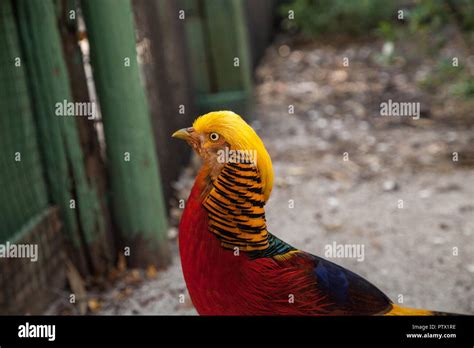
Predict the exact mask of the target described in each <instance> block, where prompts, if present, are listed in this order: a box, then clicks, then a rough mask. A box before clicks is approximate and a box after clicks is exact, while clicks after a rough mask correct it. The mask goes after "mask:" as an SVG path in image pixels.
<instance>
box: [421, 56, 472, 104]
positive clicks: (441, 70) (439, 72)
mask: <svg viewBox="0 0 474 348" xmlns="http://www.w3.org/2000/svg"><path fill="white" fill-rule="evenodd" d="M441 85H444V86H448V87H449V88H448V92H449V94H450V95H452V96H457V97H463V98H466V99H471V98H474V80H473V79H472V77H471V76H470V75H469V72H468V71H467V69H466V68H465V67H464V66H463V65H462V64H459V66H456V67H455V66H453V62H452V60H451V59H446V58H441V59H439V61H438V63H437V65H436V68H435V69H434V70H433V71H432V72H431V73H430V74H429V75H428V76H426V78H425V79H423V80H422V81H420V87H422V88H423V89H425V90H427V91H429V92H432V91H434V90H435V89H436V88H438V87H439V86H441Z"/></svg>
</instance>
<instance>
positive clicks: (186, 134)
mask: <svg viewBox="0 0 474 348" xmlns="http://www.w3.org/2000/svg"><path fill="white" fill-rule="evenodd" d="M192 132H194V128H193V127H188V128H181V129H179V130H177V131H176V132H174V133H173V135H172V137H173V138H178V139H183V140H189V139H190V138H191V133H192Z"/></svg>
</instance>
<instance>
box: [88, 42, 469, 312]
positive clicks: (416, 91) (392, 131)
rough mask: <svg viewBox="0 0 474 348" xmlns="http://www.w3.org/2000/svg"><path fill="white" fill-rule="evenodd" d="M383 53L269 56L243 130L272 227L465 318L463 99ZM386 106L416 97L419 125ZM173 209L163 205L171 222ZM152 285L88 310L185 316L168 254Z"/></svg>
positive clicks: (129, 289) (336, 50)
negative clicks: (264, 152) (269, 163)
mask: <svg viewBox="0 0 474 348" xmlns="http://www.w3.org/2000/svg"><path fill="white" fill-rule="evenodd" d="M381 51H382V44H381V43H377V42H365V43H364V42H359V43H349V44H347V43H341V44H339V45H334V44H331V45H325V44H310V45H308V44H306V45H300V46H294V45H292V44H288V45H287V44H286V43H285V42H280V43H277V44H275V45H274V46H272V47H270V48H269V49H268V51H267V54H266V56H265V58H264V59H263V61H262V63H261V65H260V67H259V68H258V70H257V86H256V89H255V99H256V105H255V109H256V119H257V121H254V122H253V126H254V128H255V129H256V130H257V132H258V133H259V134H260V135H261V137H262V139H263V141H264V143H265V145H266V147H267V149H268V151H269V153H270V155H271V157H272V160H273V165H274V170H275V186H274V189H273V193H272V196H271V198H270V201H269V202H268V204H267V207H266V211H267V221H268V227H269V231H270V232H272V233H273V234H275V235H277V236H278V237H280V238H282V239H284V240H285V241H287V242H289V243H290V244H292V245H293V246H295V247H297V248H300V249H303V250H305V251H308V252H311V253H314V254H317V255H320V256H323V257H324V256H325V246H326V245H332V244H333V242H336V243H337V244H357V245H363V246H364V251H365V255H364V259H363V260H362V261H358V260H357V259H356V258H348V257H346V258H333V259H331V260H332V261H334V262H336V263H338V264H341V265H343V266H345V267H347V268H349V269H351V270H353V271H355V272H356V273H358V274H360V275H362V276H364V277H366V278H367V279H369V280H370V281H371V282H372V283H374V284H375V285H377V286H378V287H379V288H380V289H381V290H382V291H384V292H385V293H386V294H387V295H388V296H389V297H390V298H391V299H392V300H393V301H395V302H399V303H401V304H402V305H404V306H408V307H416V308H426V309H433V310H439V311H449V312H458V313H466V314H474V185H473V182H474V149H473V144H474V133H473V123H474V120H473V118H472V116H473V115H472V110H473V109H472V105H471V104H468V105H467V106H466V104H465V103H464V102H463V101H459V102H456V101H454V102H453V101H452V99H449V100H448V99H447V98H448V97H447V96H446V94H445V92H444V91H442V90H437V91H436V93H432V94H427V93H426V92H425V91H423V90H422V89H421V88H420V87H419V84H418V80H419V79H421V78H422V77H423V76H426V74H430V72H431V70H430V69H434V63H433V62H432V61H430V60H427V61H423V62H418V63H417V64H411V63H413V62H410V61H409V60H407V61H404V62H403V61H402V62H399V63H397V64H394V65H390V66H388V65H383V64H381V63H380V62H379V61H378V57H379V53H380V52H381ZM446 54H447V55H448V56H449V51H447V52H446ZM344 57H349V61H350V65H349V67H344V66H343V64H342V61H343V58H344ZM395 58H396V57H395ZM390 98H391V99H393V100H397V101H420V102H421V111H422V117H421V119H419V120H412V119H408V118H406V117H405V118H401V117H389V118H383V117H381V116H380V113H379V110H380V103H381V102H382V101H386V100H387V99H390ZM290 106H294V113H291V112H289V110H290V109H291V107H290ZM453 152H457V153H458V154H459V160H458V161H453ZM195 162H196V161H195ZM196 167H197V165H196V163H193V165H191V166H190V167H189V168H188V169H187V170H186V171H185V172H184V173H183V176H182V178H181V180H180V181H179V182H177V183H176V191H177V195H176V196H177V198H178V199H179V198H186V197H187V195H188V193H189V189H190V186H191V184H192V181H193V175H194V173H195V170H196ZM400 200H401V201H402V203H403V207H400V202H401V201H400ZM290 201H292V202H293V204H294V206H293V207H291V204H290ZM180 212H181V211H180V210H179V209H175V210H173V214H172V223H173V224H174V225H176V224H177V222H178V221H179V215H180ZM170 238H172V239H173V241H176V228H173V229H172V230H171V231H170ZM173 243H174V242H173ZM145 278H146V277H145ZM149 278H152V279H147V280H145V281H140V282H138V283H137V284H136V285H134V286H130V284H129V283H127V282H126V281H122V282H119V283H118V284H117V286H116V287H115V288H114V289H112V290H110V291H108V292H107V293H105V294H100V295H99V294H97V295H93V294H92V295H91V296H97V298H98V299H97V301H98V303H99V305H98V306H97V310H95V311H94V312H95V313H96V314H170V315H183V314H184V315H187V314H195V313H196V312H195V310H194V308H193V306H192V303H191V302H190V299H189V296H188V294H187V292H186V286H185V284H184V280H183V277H182V273H181V268H180V263H179V257H178V254H177V248H176V247H175V246H174V258H173V263H172V265H171V266H170V267H169V268H168V269H167V270H165V271H163V272H158V274H156V275H155V274H153V277H149Z"/></svg>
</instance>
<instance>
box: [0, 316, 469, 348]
mask: <svg viewBox="0 0 474 348" xmlns="http://www.w3.org/2000/svg"><path fill="white" fill-rule="evenodd" d="M26 323H29V327H30V328H31V325H32V324H34V325H45V324H47V325H55V339H54V341H48V338H31V337H28V338H24V337H21V338H20V337H19V336H18V335H19V328H20V325H26ZM414 325H416V327H414ZM447 325H448V326H447ZM423 328H425V329H424V330H423ZM407 334H421V335H430V334H431V335H432V334H442V335H443V334H449V335H452V334H455V336H456V337H450V338H448V337H442V338H441V339H439V338H433V337H424V338H408V337H407ZM243 342H251V343H255V344H261V343H272V342H274V343H282V344H290V346H291V345H294V344H296V343H311V344H323V343H324V344H375V343H376V344H411V345H417V346H418V345H429V346H433V345H438V344H443V345H449V346H450V347H452V346H455V345H463V346H469V347H472V346H473V344H474V316H449V317H194V316H189V317H180V316H2V317H0V346H1V347H2V348H4V347H9V345H16V344H21V345H22V346H23V345H25V344H34V345H38V344H41V346H44V345H50V344H51V345H55V344H86V343H87V344H89V345H90V344H130V345H131V344H133V345H134V346H135V345H139V344H155V345H156V344H161V343H192V344H197V343H204V344H210V343H217V344H222V343H243Z"/></svg>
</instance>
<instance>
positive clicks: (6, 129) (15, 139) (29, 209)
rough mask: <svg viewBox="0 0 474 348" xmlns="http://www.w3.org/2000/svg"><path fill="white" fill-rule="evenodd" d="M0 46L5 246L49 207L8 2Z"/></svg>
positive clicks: (0, 203) (1, 230)
mask: <svg viewBox="0 0 474 348" xmlns="http://www.w3.org/2000/svg"><path fill="white" fill-rule="evenodd" d="M0 47H2V49H1V50H0V113H1V115H0V152H1V156H0V188H1V194H0V212H1V213H0V219H1V220H0V243H3V242H5V241H6V240H10V239H11V238H12V237H13V236H14V235H15V234H16V233H17V231H19V230H20V229H21V227H22V226H23V225H24V224H25V222H27V221H29V220H30V219H32V218H34V217H35V216H36V215H38V214H40V213H41V212H42V211H44V210H45V209H46V208H47V207H48V195H47V191H46V185H45V178H44V173H43V169H42V164H41V158H40V153H39V150H38V149H39V147H38V140H39V139H38V138H37V135H36V129H35V124H34V119H33V115H32V110H31V105H30V99H29V93H28V88H27V84H26V76H25V75H26V73H25V66H24V64H23V61H22V56H21V53H20V47H19V42H18V33H17V28H16V26H15V21H14V17H13V12H12V8H11V4H10V2H9V1H2V2H1V4H0ZM15 237H16V238H18V237H20V236H15Z"/></svg>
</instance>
